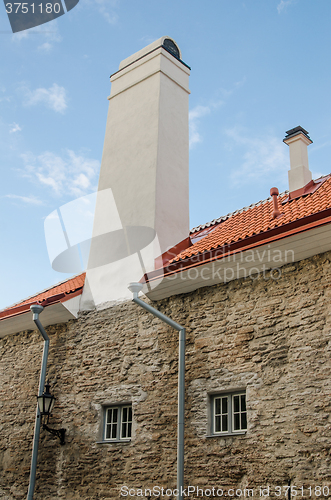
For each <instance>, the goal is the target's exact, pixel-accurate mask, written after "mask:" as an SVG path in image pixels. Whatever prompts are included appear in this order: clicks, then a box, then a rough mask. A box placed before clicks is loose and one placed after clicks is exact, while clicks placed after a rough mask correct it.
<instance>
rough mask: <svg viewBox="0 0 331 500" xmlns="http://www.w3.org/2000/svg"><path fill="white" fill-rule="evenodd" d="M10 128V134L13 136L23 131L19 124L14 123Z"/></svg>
mask: <svg viewBox="0 0 331 500" xmlns="http://www.w3.org/2000/svg"><path fill="white" fill-rule="evenodd" d="M10 127H11V128H10V130H9V133H10V134H13V133H14V132H20V131H21V130H22V129H21V127H20V126H19V124H18V123H13V124H12V125H10Z"/></svg>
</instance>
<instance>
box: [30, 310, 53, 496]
mask: <svg viewBox="0 0 331 500" xmlns="http://www.w3.org/2000/svg"><path fill="white" fill-rule="evenodd" d="M30 309H31V311H32V313H33V318H32V319H33V321H34V322H35V324H36V325H37V328H38V330H39V331H40V333H41V335H42V337H43V339H44V341H45V342H44V351H43V357H42V361H41V371H40V379H39V390H38V396H41V395H42V393H43V390H44V387H45V381H46V369H47V357H48V348H49V338H48V335H47V333H46V331H45V330H44V327H43V325H42V324H41V323H40V320H39V314H40V313H41V312H42V311H43V309H44V308H43V307H42V306H39V305H38V304H35V305H33V306H31V307H30ZM40 424H41V418H40V411H39V406H38V403H37V410H36V420H35V426H34V437H33V447H32V458H31V469H30V482H29V490H28V496H27V500H33V492H34V487H35V483H36V470H37V459H38V446H39V435H40Z"/></svg>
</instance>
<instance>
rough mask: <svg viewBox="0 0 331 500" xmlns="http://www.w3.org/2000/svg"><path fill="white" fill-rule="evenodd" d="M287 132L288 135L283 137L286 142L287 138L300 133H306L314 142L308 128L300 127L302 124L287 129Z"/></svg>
mask: <svg viewBox="0 0 331 500" xmlns="http://www.w3.org/2000/svg"><path fill="white" fill-rule="evenodd" d="M285 134H287V135H286V136H285V139H283V142H285V141H286V140H287V139H290V138H291V137H294V136H296V135H299V134H303V135H305V136H306V137H307V139H309V140H310V141H311V143H312V142H313V141H312V140H311V138H310V137H309V135H308V134H309V132H307V130H305V129H304V128H303V127H300V125H299V126H298V127H294V128H291V130H287V131H286V132H285Z"/></svg>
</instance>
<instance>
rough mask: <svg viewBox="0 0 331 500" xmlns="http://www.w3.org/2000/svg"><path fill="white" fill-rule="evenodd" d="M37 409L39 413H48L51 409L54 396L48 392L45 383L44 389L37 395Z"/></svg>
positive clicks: (47, 386)
mask: <svg viewBox="0 0 331 500" xmlns="http://www.w3.org/2000/svg"><path fill="white" fill-rule="evenodd" d="M37 401H38V406H39V411H40V414H41V415H49V414H50V413H51V411H52V410H53V406H54V402H55V397H54V396H52V395H51V394H50V392H49V385H48V384H46V388H45V391H44V392H43V394H42V395H41V396H38V397H37Z"/></svg>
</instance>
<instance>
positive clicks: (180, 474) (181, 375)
mask: <svg viewBox="0 0 331 500" xmlns="http://www.w3.org/2000/svg"><path fill="white" fill-rule="evenodd" d="M142 287H143V285H142V284H141V283H130V285H129V290H130V291H131V292H132V293H133V299H132V300H133V302H135V303H136V304H138V305H139V306H141V307H142V308H143V309H145V310H146V311H148V312H149V313H151V314H153V316H156V317H157V318H159V319H160V320H161V321H163V322H164V323H166V324H167V325H169V326H171V327H172V328H174V329H175V330H177V331H178V332H179V352H178V419H177V490H178V495H177V499H178V500H182V498H183V489H184V418H185V328H183V327H182V326H180V325H179V324H178V323H176V322H175V321H173V320H172V319H170V318H168V316H166V315H165V314H163V313H161V312H160V311H158V310H157V309H154V307H152V306H150V305H149V304H146V302H144V301H143V300H141V299H139V298H138V293H139V292H140V291H141V289H142Z"/></svg>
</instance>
